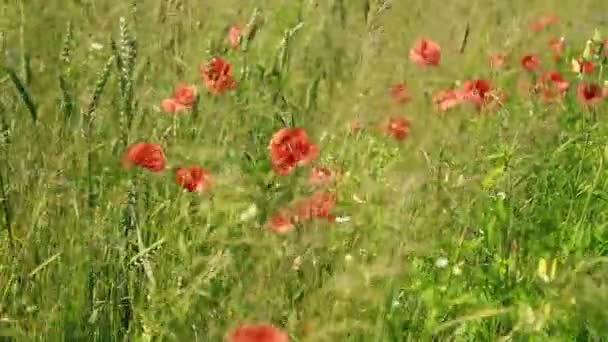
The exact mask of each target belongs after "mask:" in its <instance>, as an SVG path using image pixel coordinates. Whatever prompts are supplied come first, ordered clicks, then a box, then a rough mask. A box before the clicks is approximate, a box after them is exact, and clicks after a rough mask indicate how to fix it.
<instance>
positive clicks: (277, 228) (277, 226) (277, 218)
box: [266, 210, 295, 234]
mask: <svg viewBox="0 0 608 342" xmlns="http://www.w3.org/2000/svg"><path fill="white" fill-rule="evenodd" d="M266 226H267V227H268V228H269V229H270V230H272V231H274V232H275V233H277V234H287V233H289V232H291V231H292V230H294V229H295V226H294V225H293V222H292V214H291V212H289V211H288V210H282V211H281V212H279V213H278V214H275V215H274V216H272V217H271V218H270V220H269V221H268V223H267V224H266Z"/></svg>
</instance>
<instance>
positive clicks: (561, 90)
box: [537, 70, 570, 100]
mask: <svg viewBox="0 0 608 342" xmlns="http://www.w3.org/2000/svg"><path fill="white" fill-rule="evenodd" d="M569 87H570V84H569V83H568V82H566V80H564V78H563V76H562V75H561V74H560V73H559V72H558V71H555V70H553V71H549V72H546V73H544V74H543V75H542V76H541V77H540V78H539V80H538V84H537V88H538V89H539V90H540V93H541V95H542V97H543V98H544V99H545V100H553V99H555V98H557V97H561V96H563V95H564V94H565V93H566V92H567V91H568V88H569Z"/></svg>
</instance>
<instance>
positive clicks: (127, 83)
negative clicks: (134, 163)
mask: <svg viewBox="0 0 608 342" xmlns="http://www.w3.org/2000/svg"><path fill="white" fill-rule="evenodd" d="M119 30H120V41H119V46H118V47H116V46H115V45H113V49H114V51H115V54H117V55H118V56H119V59H118V62H119V74H120V75H119V76H120V82H119V86H120V94H121V97H122V99H121V100H122V101H121V103H120V123H121V134H122V137H121V138H122V142H123V144H125V145H126V144H127V143H128V140H129V130H130V129H131V124H132V123H133V115H134V113H133V74H134V70H135V60H136V58H137V40H136V38H135V37H134V36H133V35H132V34H131V32H130V31H129V27H128V25H127V20H126V19H125V18H124V17H121V18H120V23H119Z"/></svg>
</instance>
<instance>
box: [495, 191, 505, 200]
mask: <svg viewBox="0 0 608 342" xmlns="http://www.w3.org/2000/svg"><path fill="white" fill-rule="evenodd" d="M496 197H498V198H499V199H501V200H504V199H505V198H507V194H506V193H504V192H503V191H500V192H498V193H497V194H496Z"/></svg>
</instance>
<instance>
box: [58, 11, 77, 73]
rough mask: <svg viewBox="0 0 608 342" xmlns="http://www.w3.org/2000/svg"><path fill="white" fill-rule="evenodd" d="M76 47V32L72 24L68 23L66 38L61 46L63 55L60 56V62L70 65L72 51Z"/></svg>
mask: <svg viewBox="0 0 608 342" xmlns="http://www.w3.org/2000/svg"><path fill="white" fill-rule="evenodd" d="M73 47H74V30H73V27H72V22H71V21H68V25H67V28H66V33H65V36H64V37H63V43H62V44H61V53H60V54H59V60H60V61H61V62H63V63H64V64H65V65H69V64H70V62H71V56H72V49H73Z"/></svg>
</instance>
